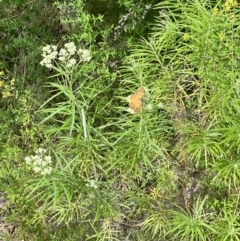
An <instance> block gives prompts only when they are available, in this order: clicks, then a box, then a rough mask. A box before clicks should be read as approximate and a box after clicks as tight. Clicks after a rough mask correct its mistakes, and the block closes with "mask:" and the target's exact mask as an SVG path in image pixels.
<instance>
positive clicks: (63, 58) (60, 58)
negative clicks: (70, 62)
mask: <svg viewBox="0 0 240 241" xmlns="http://www.w3.org/2000/svg"><path fill="white" fill-rule="evenodd" d="M58 59H59V60H60V61H65V59H66V58H65V57H63V56H61V57H59V58H58Z"/></svg>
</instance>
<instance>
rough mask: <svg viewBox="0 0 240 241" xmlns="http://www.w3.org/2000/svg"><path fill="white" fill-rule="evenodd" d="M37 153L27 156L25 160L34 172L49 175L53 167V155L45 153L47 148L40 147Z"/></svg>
mask: <svg viewBox="0 0 240 241" xmlns="http://www.w3.org/2000/svg"><path fill="white" fill-rule="evenodd" d="M35 153H36V155H34V156H33V155H31V156H27V157H25V161H26V163H27V165H31V166H32V168H33V170H34V172H36V173H40V174H41V175H47V174H50V173H51V172H52V167H51V166H50V164H51V163H52V158H51V156H47V155H45V154H46V153H47V150H45V149H43V148H39V149H37V150H36V152H35Z"/></svg>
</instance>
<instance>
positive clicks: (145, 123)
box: [0, 0, 240, 241]
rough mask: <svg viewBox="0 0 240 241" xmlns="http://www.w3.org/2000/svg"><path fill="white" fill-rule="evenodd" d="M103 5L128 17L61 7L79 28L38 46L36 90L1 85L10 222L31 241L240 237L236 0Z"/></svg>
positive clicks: (67, 22)
mask: <svg viewBox="0 0 240 241" xmlns="http://www.w3.org/2000/svg"><path fill="white" fill-rule="evenodd" d="M99 2H101V3H104V6H105V7H106V9H107V10H109V9H115V8H119V9H120V10H122V12H121V14H120V15H119V16H117V17H118V21H116V19H117V18H116V16H115V18H113V19H114V21H113V23H111V21H109V18H110V19H111V16H112V15H114V14H113V13H112V12H108V14H107V17H108V18H106V16H105V15H103V14H102V10H103V9H102V8H100V10H99V11H94V10H93V7H92V1H89V2H88V3H86V2H85V1H80V0H76V1H71V2H69V3H64V4H63V3H57V4H56V6H57V7H58V9H59V11H60V13H61V14H62V12H64V13H66V14H67V15H66V16H67V17H66V16H65V17H63V15H60V19H59V21H60V23H61V24H62V25H64V28H65V29H66V28H68V30H67V34H65V35H63V36H62V37H63V38H62V40H61V42H60V43H59V44H58V45H57V44H55V43H54V41H51V39H50V41H44V42H46V44H45V43H43V44H41V48H40V46H39V54H38V58H37V59H36V63H37V66H38V67H37V69H38V71H40V73H41V75H39V77H38V79H39V82H37V87H36V86H34V88H33V85H32V81H29V78H26V80H25V81H26V82H23V85H20V86H17V87H15V84H14V85H12V84H11V83H12V80H13V79H14V78H12V77H8V78H7V77H4V78H5V79H6V80H7V81H8V82H9V84H6V81H5V82H0V83H2V85H1V86H0V91H1V94H2V100H1V101H2V103H3V104H5V108H4V111H3V113H7V114H8V116H9V119H10V122H12V119H11V118H10V116H11V115H10V114H9V113H10V112H9V109H8V108H9V107H8V103H7V101H6V99H8V98H10V97H15V99H14V101H15V102H14V101H12V102H11V101H10V105H9V106H11V108H13V109H11V110H13V112H14V113H15V114H16V120H17V123H18V125H19V127H20V128H16V129H13V130H14V131H13V134H14V135H16V133H17V134H19V135H18V139H17V140H18V142H17V143H14V141H13V140H12V139H11V138H6V137H5V139H4V138H3V137H4V135H5V133H6V131H5V132H4V128H2V129H1V130H2V134H1V148H2V149H4V151H3V152H2V153H1V159H2V163H3V168H1V177H3V176H4V173H7V177H6V178H4V179H3V181H2V190H5V191H6V192H7V194H8V195H7V196H8V200H9V203H10V204H12V207H13V208H14V210H15V213H13V214H12V215H9V216H10V220H12V221H14V222H16V223H18V224H19V225H21V227H22V228H21V230H22V232H23V233H24V235H25V239H29V240H30V239H34V240H121V239H129V240H130V239H131V240H194V241H195V240H238V239H240V238H239V230H238V224H239V219H238V211H237V210H238V208H239V201H238V200H239V194H238V186H239V160H238V152H239V151H238V150H239V148H238V139H239V137H238V136H239V131H238V126H239V120H238V119H239V118H238V113H239V109H240V108H239V80H238V76H239V73H238V55H239V47H238V30H239V24H238V22H239V20H238V18H239V10H238V5H237V2H236V1H230V0H227V1H226V2H217V3H215V1H202V0H199V1H197V0H196V1H173V0H171V1H161V3H158V4H157V5H155V6H154V9H153V4H154V1H152V2H146V3H145V2H144V1H140V2H139V3H136V2H135V1H122V0H121V1H118V2H117V4H116V2H114V3H113V4H112V5H111V3H112V2H111V1H110V2H109V3H106V2H104V1H99ZM146 6H147V7H146ZM150 6H151V7H150ZM123 9H124V10H123ZM146 9H147V10H149V11H151V10H152V12H147V13H146V14H149V13H152V15H151V16H150V18H149V19H153V17H154V14H155V13H157V18H156V20H155V23H154V24H153V25H152V30H151V33H150V34H149V35H147V33H148V29H149V25H148V23H151V21H150V22H148V21H147V15H146V19H145V15H144V14H145V13H144V11H146ZM69 14H70V15H69ZM139 16H144V18H143V19H142V20H144V21H140V20H139V18H138V17H139ZM136 19H138V20H139V23H137V25H138V26H137V25H136V26H134V28H132V29H131V27H132V24H133V23H134V21H135V20H136ZM128 21H130V22H128ZM144 23H146V28H145V26H144ZM135 27H136V28H135ZM140 30H141V31H142V32H141V31H140ZM139 31H140V32H139ZM124 32H125V33H124ZM138 33H140V35H141V36H144V37H145V38H141V39H140V38H136V36H137V35H138ZM60 34H62V33H60ZM35 36H36V35H35ZM127 46H130V49H128V48H127ZM125 48H126V49H125ZM40 52H41V53H40ZM29 54H30V55H31V51H29ZM125 56H126V57H125ZM4 66H7V65H4ZM33 66H34V65H32V66H31V67H32V68H33ZM8 68H10V67H8ZM31 71H33V69H31ZM31 71H30V72H28V73H31ZM10 76H11V75H10ZM32 76H33V75H32ZM1 81H3V80H1ZM14 82H15V81H14ZM16 82H18V81H16ZM18 83H19V82H18ZM40 83H41V84H42V83H44V85H41V84H40ZM4 85H6V86H8V87H6V88H4ZM26 85H28V86H30V87H31V88H30V90H29V91H24V86H26ZM10 90H11V91H12V92H10ZM37 90H39V91H37ZM18 91H20V92H18ZM6 93H10V94H7V95H6ZM33 93H38V95H37V96H36V97H35V96H34V95H33ZM19 94H20V97H19ZM8 100H10V99H8ZM18 100H19V103H18V105H17V106H19V107H20V108H19V109H18V110H16V108H14V107H13V106H14V105H13V103H16V102H17V101H18ZM5 119H6V117H5ZM5 122H6V120H5ZM5 127H6V128H7V129H10V127H9V125H6V124H5ZM5 140H7V141H6V143H4V141H5ZM9 160H10V162H9ZM13 160H14V161H13ZM12 165H13V166H14V167H16V168H14V170H11V166H12ZM6 179H7V180H11V182H12V183H13V184H12V185H8V182H7V181H6ZM13 204H14V205H13ZM10 207H11V206H10ZM19 229H20V228H19Z"/></svg>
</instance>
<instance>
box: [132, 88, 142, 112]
mask: <svg viewBox="0 0 240 241" xmlns="http://www.w3.org/2000/svg"><path fill="white" fill-rule="evenodd" d="M143 96H144V88H143V87H140V88H139V89H138V90H137V92H136V93H134V94H132V95H131V96H130V101H129V107H130V108H131V109H133V110H134V112H135V113H136V114H138V113H139V112H140V110H141V108H142V99H143Z"/></svg>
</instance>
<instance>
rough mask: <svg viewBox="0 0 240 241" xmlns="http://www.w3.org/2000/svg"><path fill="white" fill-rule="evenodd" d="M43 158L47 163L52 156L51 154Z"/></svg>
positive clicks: (50, 161)
mask: <svg viewBox="0 0 240 241" xmlns="http://www.w3.org/2000/svg"><path fill="white" fill-rule="evenodd" d="M44 160H45V161H46V162H47V163H49V164H50V163H52V157H51V156H45V157H44Z"/></svg>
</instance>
